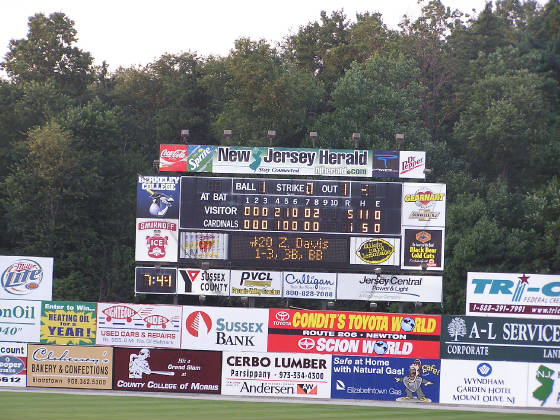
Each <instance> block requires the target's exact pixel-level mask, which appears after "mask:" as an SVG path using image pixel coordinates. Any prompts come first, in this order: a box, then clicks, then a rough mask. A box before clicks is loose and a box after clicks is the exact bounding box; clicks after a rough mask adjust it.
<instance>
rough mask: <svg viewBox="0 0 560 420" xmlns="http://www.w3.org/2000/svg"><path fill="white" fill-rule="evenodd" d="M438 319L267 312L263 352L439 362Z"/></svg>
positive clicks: (398, 315)
mask: <svg viewBox="0 0 560 420" xmlns="http://www.w3.org/2000/svg"><path fill="white" fill-rule="evenodd" d="M440 330H441V316H439V315H413V314H386V313H370V312H332V311H304V310H284V309H270V313H269V321H268V351H269V352H271V351H276V352H291V353H322V354H347V355H357V356H383V357H418V358H430V359H437V358H439V339H440Z"/></svg>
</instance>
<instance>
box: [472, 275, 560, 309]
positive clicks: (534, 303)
mask: <svg viewBox="0 0 560 420" xmlns="http://www.w3.org/2000/svg"><path fill="white" fill-rule="evenodd" d="M465 313H466V314H467V315H484V316H503V315H508V314H512V315H515V316H516V317H518V318H547V319H552V320H554V319H559V317H560V275H545V274H525V273H523V274H521V273H468V275H467V308H466V312H465Z"/></svg>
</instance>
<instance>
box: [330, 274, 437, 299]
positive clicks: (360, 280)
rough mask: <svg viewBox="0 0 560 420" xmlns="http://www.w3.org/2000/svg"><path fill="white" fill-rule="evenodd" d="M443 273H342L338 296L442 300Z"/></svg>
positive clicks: (349, 297) (342, 297)
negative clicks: (413, 274) (435, 274)
mask: <svg viewBox="0 0 560 420" xmlns="http://www.w3.org/2000/svg"><path fill="white" fill-rule="evenodd" d="M441 294H442V277H441V276H405V275H392V274H380V275H379V276H377V275H376V274H373V273H371V274H354V273H339V274H338V288H337V294H336V298H337V299H339V300H344V299H346V300H372V301H388V302H441Z"/></svg>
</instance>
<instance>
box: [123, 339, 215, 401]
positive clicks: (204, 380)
mask: <svg viewBox="0 0 560 420" xmlns="http://www.w3.org/2000/svg"><path fill="white" fill-rule="evenodd" d="M113 355H114V376H113V389H121V390H129V391H166V392H188V393H204V394H219V393H220V383H221V377H222V372H221V366H222V354H221V352H218V351H187V350H170V349H148V348H115V349H114V353H113Z"/></svg>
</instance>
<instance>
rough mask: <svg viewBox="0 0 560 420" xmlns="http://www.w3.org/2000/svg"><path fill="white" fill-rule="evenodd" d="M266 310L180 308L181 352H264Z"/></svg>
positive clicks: (204, 307)
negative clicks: (181, 311)
mask: <svg viewBox="0 0 560 420" xmlns="http://www.w3.org/2000/svg"><path fill="white" fill-rule="evenodd" d="M267 326H268V309H254V308H251V309H248V308H221V307H211V306H199V307H197V306H184V307H183V320H182V340H181V348H183V349H195V350H226V351H227V350H230V351H256V352H259V351H261V352H262V351H266V343H267V338H268V328H267Z"/></svg>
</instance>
